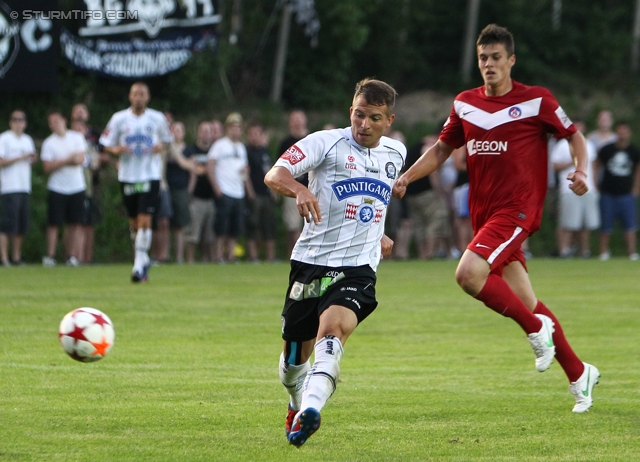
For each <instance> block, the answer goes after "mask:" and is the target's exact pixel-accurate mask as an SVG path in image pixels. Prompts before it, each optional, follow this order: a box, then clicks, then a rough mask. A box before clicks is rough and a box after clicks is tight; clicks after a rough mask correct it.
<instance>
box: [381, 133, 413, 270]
mask: <svg viewBox="0 0 640 462" xmlns="http://www.w3.org/2000/svg"><path fill="white" fill-rule="evenodd" d="M388 136H389V138H391V139H394V140H397V141H400V142H401V143H402V144H405V143H406V139H405V136H404V133H402V132H401V131H399V130H393V131H391V133H389V135H388ZM412 227H413V223H412V221H411V216H410V215H409V206H408V205H407V200H406V199H405V198H402V199H398V198H396V197H391V199H390V200H389V206H388V207H387V221H386V225H385V233H386V234H387V235H388V236H389V237H390V238H391V240H393V242H394V244H393V250H392V253H391V258H393V259H394V260H408V259H409V245H410V244H411V236H412V234H413V229H412Z"/></svg>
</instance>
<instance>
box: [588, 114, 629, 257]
mask: <svg viewBox="0 0 640 462" xmlns="http://www.w3.org/2000/svg"><path fill="white" fill-rule="evenodd" d="M616 136H617V139H616V141H615V142H614V143H611V144H607V145H605V146H603V147H602V148H601V149H600V151H599V152H598V162H597V166H598V169H602V171H603V172H602V176H601V178H602V180H601V182H600V217H601V218H602V226H601V230H600V260H608V259H609V258H610V257H611V252H610V250H609V240H610V238H611V233H612V232H613V223H614V221H615V219H616V218H619V219H620V221H621V222H622V228H623V231H624V241H625V245H626V248H627V255H629V259H630V260H638V253H637V252H636V229H637V217H636V198H637V197H638V193H640V151H639V150H638V148H637V147H636V146H635V145H634V144H631V127H630V126H629V124H628V123H627V122H625V121H619V122H617V123H616Z"/></svg>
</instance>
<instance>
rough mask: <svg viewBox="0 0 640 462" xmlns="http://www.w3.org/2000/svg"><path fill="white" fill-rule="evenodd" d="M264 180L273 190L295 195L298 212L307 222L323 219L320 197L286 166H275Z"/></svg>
mask: <svg viewBox="0 0 640 462" xmlns="http://www.w3.org/2000/svg"><path fill="white" fill-rule="evenodd" d="M264 182H265V184H266V185H267V186H269V187H270V188H271V189H272V190H274V191H275V192H277V193H278V194H281V195H283V196H287V197H295V198H296V205H297V206H298V212H299V213H300V216H301V217H303V218H304V219H305V220H306V221H307V223H310V222H311V221H312V220H313V221H314V222H315V223H320V222H321V221H322V214H321V213H320V205H319V204H318V198H317V197H316V196H314V195H313V193H311V191H309V189H307V187H306V186H304V185H303V184H301V183H300V182H298V181H296V179H295V178H294V177H293V175H292V174H291V172H290V171H289V170H287V169H286V168H284V167H279V166H275V167H272V168H271V170H269V171H268V172H267V174H266V175H265V177H264Z"/></svg>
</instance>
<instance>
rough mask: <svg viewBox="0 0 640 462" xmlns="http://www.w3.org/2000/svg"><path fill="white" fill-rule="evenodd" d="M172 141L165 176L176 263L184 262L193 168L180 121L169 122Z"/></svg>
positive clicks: (189, 219) (189, 220)
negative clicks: (169, 198) (190, 180)
mask: <svg viewBox="0 0 640 462" xmlns="http://www.w3.org/2000/svg"><path fill="white" fill-rule="evenodd" d="M171 133H172V134H173V142H172V143H171V145H170V148H169V154H170V155H169V157H168V158H167V165H166V177H167V184H168V186H169V192H170V195H171V209H172V210H173V215H172V216H171V227H172V229H173V231H174V233H175V248H176V250H175V254H176V263H178V264H182V263H184V232H183V231H184V229H185V228H186V227H187V226H189V223H191V213H190V211H189V188H188V187H189V177H190V176H191V171H192V170H194V168H195V164H194V162H193V160H191V159H188V158H187V156H190V155H191V152H189V153H185V147H186V145H185V142H184V137H185V129H184V124H183V123H182V122H173V123H172V124H171Z"/></svg>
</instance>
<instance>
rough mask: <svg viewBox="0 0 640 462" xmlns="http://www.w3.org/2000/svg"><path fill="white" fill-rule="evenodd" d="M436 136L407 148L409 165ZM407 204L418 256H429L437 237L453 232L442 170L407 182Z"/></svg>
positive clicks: (433, 249) (423, 257)
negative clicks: (443, 187)
mask: <svg viewBox="0 0 640 462" xmlns="http://www.w3.org/2000/svg"><path fill="white" fill-rule="evenodd" d="M435 140H437V137H436V136H433V135H430V136H426V137H425V138H424V139H423V140H421V141H420V142H419V143H418V144H415V145H413V146H412V147H411V148H409V149H408V150H407V162H406V164H405V167H406V168H409V167H411V166H412V165H413V164H414V163H415V162H416V161H417V160H418V158H419V157H420V155H421V154H422V152H423V151H424V150H425V149H426V148H427V147H430V146H431V145H432V144H433V143H434V142H435ZM406 200H407V204H408V205H409V215H410V216H411V220H412V221H413V234H414V237H415V240H416V243H417V246H418V258H420V259H421V260H424V259H430V258H433V256H434V251H435V245H436V240H437V239H438V238H442V239H446V238H447V236H450V235H451V228H450V225H449V212H448V210H449V209H448V207H447V200H446V196H445V194H444V191H443V190H442V188H441V186H440V176H439V172H437V171H436V172H433V173H432V174H430V175H428V176H426V177H424V178H422V179H420V180H418V181H416V182H414V183H412V184H410V185H409V186H407V196H406Z"/></svg>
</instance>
